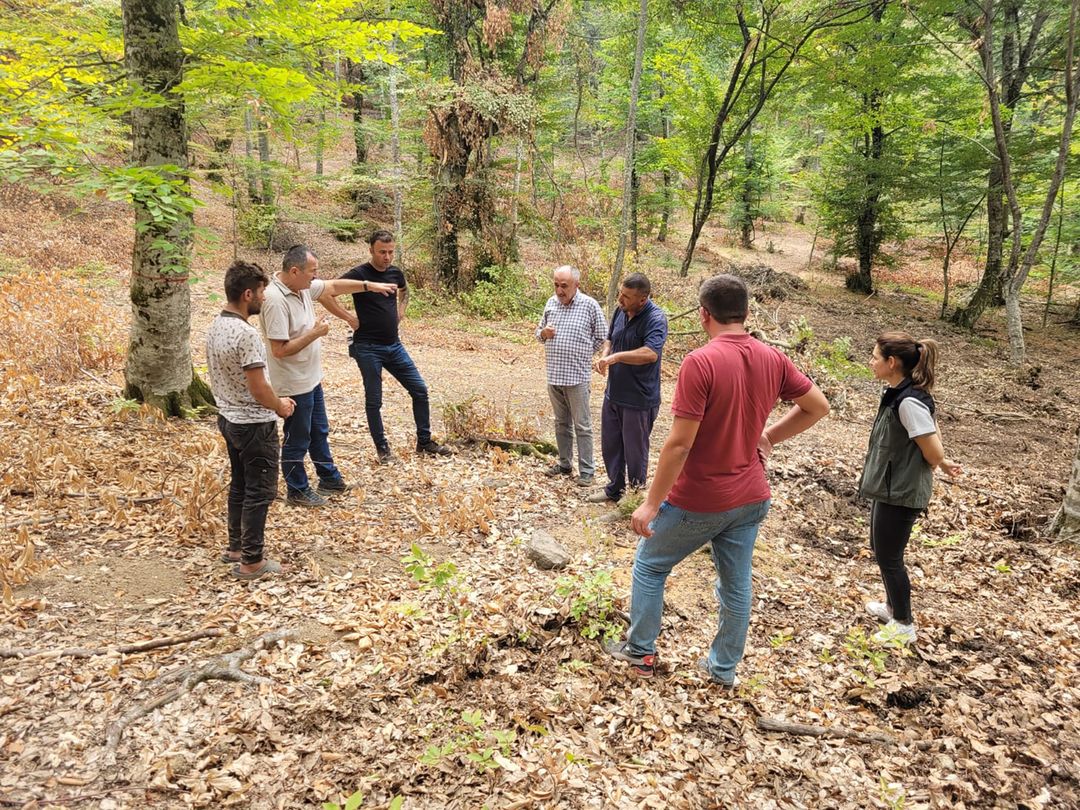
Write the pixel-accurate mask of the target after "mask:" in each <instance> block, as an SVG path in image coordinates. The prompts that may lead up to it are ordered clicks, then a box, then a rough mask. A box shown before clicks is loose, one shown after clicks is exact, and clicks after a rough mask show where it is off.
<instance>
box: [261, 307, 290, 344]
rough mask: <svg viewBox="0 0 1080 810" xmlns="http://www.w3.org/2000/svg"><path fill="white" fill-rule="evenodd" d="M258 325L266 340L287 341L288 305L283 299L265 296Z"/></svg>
mask: <svg viewBox="0 0 1080 810" xmlns="http://www.w3.org/2000/svg"><path fill="white" fill-rule="evenodd" d="M259 323H260V324H262V328H263V334H265V335H266V338H267V340H288V339H289V305H288V304H287V303H286V302H285V299H283V298H279V297H277V296H274V297H273V298H270V297H269V296H267V297H266V300H265V301H263V306H262V311H261V312H260V313H259Z"/></svg>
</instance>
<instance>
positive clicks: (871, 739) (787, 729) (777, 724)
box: [757, 717, 934, 749]
mask: <svg viewBox="0 0 1080 810" xmlns="http://www.w3.org/2000/svg"><path fill="white" fill-rule="evenodd" d="M757 725H758V728H760V729H761V730H763V731H779V732H781V733H783V734H795V735H798V736H803V737H824V738H829V739H835V740H852V741H854V742H862V743H875V744H877V745H903V744H905V742H904V741H903V740H901V739H899V738H897V737H893V736H891V735H889V734H867V733H864V732H861V731H850V730H849V729H846V728H840V727H838V726H815V725H810V724H808V723H789V722H788V721H786V720H777V719H775V718H773V717H758V719H757ZM933 744H934V741H933V740H920V741H918V742H915V743H911V745H913V746H914V747H915V748H919V749H925V748H929V747H930V746H932V745H933Z"/></svg>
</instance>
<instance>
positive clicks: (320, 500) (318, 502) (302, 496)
mask: <svg viewBox="0 0 1080 810" xmlns="http://www.w3.org/2000/svg"><path fill="white" fill-rule="evenodd" d="M285 503H287V504H289V506H307V507H315V506H326V504H327V500H326V498H324V497H323V496H322V495H320V494H319V493H317V492H316V491H315V490H313V489H312V488H311V487H308V488H307V489H290V490H289V494H288V495H287V496H286V497H285Z"/></svg>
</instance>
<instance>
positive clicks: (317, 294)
mask: <svg viewBox="0 0 1080 810" xmlns="http://www.w3.org/2000/svg"><path fill="white" fill-rule="evenodd" d="M325 291H326V282H325V281H323V280H322V279H321V278H313V279H312V280H311V287H310V288H309V289H308V292H309V293H310V294H311V300H312V301H318V300H319V299H320V298H322V294H323V293H324V292H325Z"/></svg>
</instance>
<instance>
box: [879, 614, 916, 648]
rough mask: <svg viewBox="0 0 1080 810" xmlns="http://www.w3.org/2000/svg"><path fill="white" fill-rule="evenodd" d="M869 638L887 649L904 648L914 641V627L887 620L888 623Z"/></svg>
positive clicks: (894, 620)
mask: <svg viewBox="0 0 1080 810" xmlns="http://www.w3.org/2000/svg"><path fill="white" fill-rule="evenodd" d="M871 638H872V639H873V640H874V641H876V642H877V643H878V644H883V645H885V646H887V647H906V646H907V645H908V644H911V643H912V642H913V641H915V625H913V624H902V623H901V622H898V621H897V620H896V619H889V623H888V624H886V625H885V626H884V627H882V628H881V629H880V630H878V631H877V632H876V633H874V635H873V636H871Z"/></svg>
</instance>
